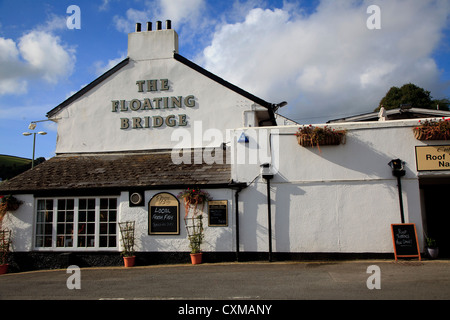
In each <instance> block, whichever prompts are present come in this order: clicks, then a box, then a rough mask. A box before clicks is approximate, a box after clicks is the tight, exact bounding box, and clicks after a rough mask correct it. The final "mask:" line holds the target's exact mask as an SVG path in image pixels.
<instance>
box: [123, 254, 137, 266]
mask: <svg viewBox="0 0 450 320" xmlns="http://www.w3.org/2000/svg"><path fill="white" fill-rule="evenodd" d="M135 258H136V257H135V256H132V257H123V263H124V265H125V268H131V267H133V266H134V260H135Z"/></svg>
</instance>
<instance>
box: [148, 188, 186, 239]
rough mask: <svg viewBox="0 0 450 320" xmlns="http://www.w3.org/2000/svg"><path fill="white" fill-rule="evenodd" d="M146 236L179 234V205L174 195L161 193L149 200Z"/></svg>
mask: <svg viewBox="0 0 450 320" xmlns="http://www.w3.org/2000/svg"><path fill="white" fill-rule="evenodd" d="M148 234H150V235H152V234H159V235H160V234H180V203H179V202H178V199H177V198H176V197H175V196H174V195H172V194H170V193H167V192H161V193H158V194H156V195H155V196H154V197H153V198H152V199H151V200H150V202H149V203H148Z"/></svg>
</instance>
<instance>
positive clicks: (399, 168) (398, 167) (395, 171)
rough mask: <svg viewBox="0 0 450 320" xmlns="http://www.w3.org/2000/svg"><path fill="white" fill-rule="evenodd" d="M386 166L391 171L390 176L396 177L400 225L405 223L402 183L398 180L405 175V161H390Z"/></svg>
mask: <svg viewBox="0 0 450 320" xmlns="http://www.w3.org/2000/svg"><path fill="white" fill-rule="evenodd" d="M388 165H389V166H390V167H391V169H392V175H393V176H395V177H397V188H398V201H399V204H400V216H401V219H402V223H405V217H404V213H403V197H402V182H401V180H400V178H401V177H403V176H404V175H405V174H406V171H405V161H402V160H400V159H393V160H391V161H390V162H389V163H388Z"/></svg>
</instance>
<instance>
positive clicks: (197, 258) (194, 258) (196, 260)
mask: <svg viewBox="0 0 450 320" xmlns="http://www.w3.org/2000/svg"><path fill="white" fill-rule="evenodd" d="M191 262H192V264H201V263H202V253H201V252H200V253H191Z"/></svg>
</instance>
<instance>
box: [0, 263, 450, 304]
mask: <svg viewBox="0 0 450 320" xmlns="http://www.w3.org/2000/svg"><path fill="white" fill-rule="evenodd" d="M324 299H326V300H330V299H331V300H334V299H339V300H404V299H405V300H416V299H418V300H441V299H444V300H448V299H450V261H449V260H428V261H426V260H422V261H418V260H404V261H402V260H399V261H398V262H395V261H393V260H370V261H369V260H358V261H336V262H334V261H324V262H310V261H309V262H271V263H269V262H245V263H211V264H206V263H205V264H201V265H190V264H178V265H156V266H136V267H133V268H124V267H108V268H81V269H77V268H75V269H60V270H45V271H32V272H23V273H11V274H5V275H0V300H172V301H179V300H183V301H189V300H190V301H194V300H227V301H229V300H240V301H248V300H264V301H269V300H324ZM183 306H184V304H183ZM186 306H187V304H186ZM184 311H186V312H188V311H189V310H188V309H186V310H183V312H184ZM216 311H218V310H216ZM225 311H226V310H225ZM228 311H231V310H228ZM247 311H248V310H247ZM180 312H181V311H180Z"/></svg>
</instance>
